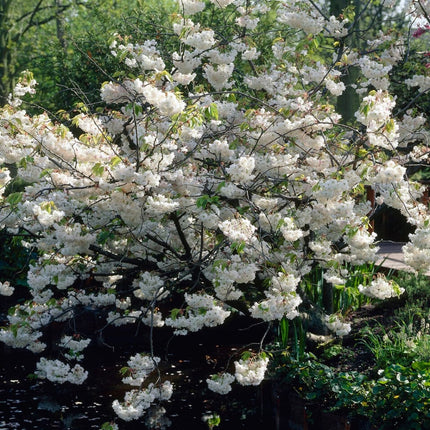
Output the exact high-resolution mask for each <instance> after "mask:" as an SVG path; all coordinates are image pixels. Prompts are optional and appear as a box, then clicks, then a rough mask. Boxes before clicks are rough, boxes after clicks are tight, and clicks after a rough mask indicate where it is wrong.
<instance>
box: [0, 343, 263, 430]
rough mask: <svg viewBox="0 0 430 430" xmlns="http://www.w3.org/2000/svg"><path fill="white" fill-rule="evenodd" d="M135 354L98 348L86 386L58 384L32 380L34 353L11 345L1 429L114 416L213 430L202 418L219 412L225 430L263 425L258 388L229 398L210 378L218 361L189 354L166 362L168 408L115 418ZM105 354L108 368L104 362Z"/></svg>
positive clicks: (29, 429) (78, 427) (2, 381)
mask: <svg viewBox="0 0 430 430" xmlns="http://www.w3.org/2000/svg"><path fill="white" fill-rule="evenodd" d="M129 355H130V352H129V351H127V353H125V352H122V353H118V352H117V353H115V354H111V355H110V356H109V354H108V351H100V350H94V351H92V352H91V353H90V354H88V356H87V358H86V359H85V360H86V363H85V367H86V368H87V369H88V370H89V372H90V373H89V375H90V376H89V378H88V380H87V381H86V384H85V385H84V386H75V385H73V386H72V385H71V384H63V385H54V384H52V383H49V382H47V381H39V380H34V379H31V378H30V379H29V378H28V375H29V374H31V373H33V372H34V368H35V360H34V356H33V355H32V354H31V353H27V352H26V351H17V350H10V349H8V348H5V349H4V351H3V352H1V357H2V359H1V362H0V430H8V429H15V428H16V429H20V430H39V429H40V430H48V429H71V430H90V429H98V430H99V429H100V427H101V425H102V424H103V423H104V422H106V421H112V420H115V421H116V422H117V423H118V424H119V428H120V429H121V430H132V429H137V428H139V429H150V428H154V429H167V428H171V429H207V425H206V424H205V423H204V422H203V421H202V416H203V415H205V414H208V413H212V412H214V411H215V412H217V413H218V414H220V415H221V417H222V423H221V425H220V426H219V427H218V428H219V429H220V430H230V429H231V430H232V429H235V430H236V429H241V428H244V429H245V428H246V429H247V430H253V429H261V427H262V422H261V420H260V419H259V418H260V412H261V411H260V404H259V399H258V390H257V391H256V390H255V389H251V388H249V389H248V387H236V388H237V389H235V390H234V391H235V392H234V393H233V395H231V396H228V397H224V396H220V395H217V394H215V393H212V392H211V391H209V390H208V389H207V386H206V382H205V379H206V375H208V374H209V373H211V372H212V371H213V363H207V362H196V361H195V360H193V359H190V358H188V357H183V358H180V359H175V360H174V359H173V357H172V358H171V360H170V363H167V364H165V365H163V366H164V367H163V369H162V371H163V373H164V375H166V378H168V379H169V380H171V381H172V383H173V384H174V386H175V389H174V395H173V397H172V399H171V400H170V401H168V402H166V404H165V405H164V407H162V406H154V407H152V408H151V409H150V410H149V411H148V412H147V414H146V415H145V416H144V417H143V418H142V419H141V420H138V421H136V422H130V423H126V422H122V421H121V420H119V419H115V414H114V412H113V410H112V407H111V405H112V401H113V400H114V399H122V398H123V396H124V392H125V391H126V390H127V389H129V387H128V386H125V385H124V384H122V383H121V378H122V377H121V375H120V374H119V369H120V367H121V365H122V364H123V363H124V362H126V361H127V358H128V357H129ZM100 357H103V362H104V365H103V366H100V365H99V361H100ZM268 428H271V427H270V426H269V427H268Z"/></svg>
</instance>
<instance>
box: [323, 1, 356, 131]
mask: <svg viewBox="0 0 430 430" xmlns="http://www.w3.org/2000/svg"><path fill="white" fill-rule="evenodd" d="M351 4H353V5H354V7H355V13H356V16H357V15H358V14H359V10H360V2H359V1H357V0H331V1H330V14H331V15H334V16H335V17H336V18H338V17H339V15H340V14H341V13H342V12H343V11H344V9H345V8H346V7H348V6H349V5H351ZM353 25H354V30H359V29H358V28H357V26H358V22H355V23H354V24H353ZM348 40H349V41H350V44H349V47H350V48H357V47H358V37H357V36H356V35H352V36H349V39H348ZM341 49H343V45H341ZM358 74H359V70H358V68H357V67H356V66H349V67H346V68H345V70H344V73H343V76H342V78H341V80H342V82H343V83H344V84H345V87H346V89H345V91H344V92H343V94H342V95H340V96H339V97H338V98H337V101H336V111H337V112H338V113H340V114H341V115H342V120H343V122H344V123H348V122H351V121H353V120H354V118H355V112H357V110H358V108H359V107H360V98H359V96H358V94H357V93H356V91H355V89H354V88H352V87H351V84H355V83H356V82H357V78H358Z"/></svg>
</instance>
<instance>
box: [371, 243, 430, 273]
mask: <svg viewBox="0 0 430 430" xmlns="http://www.w3.org/2000/svg"><path fill="white" fill-rule="evenodd" d="M403 245H405V242H392V241H390V240H383V241H382V242H380V243H379V244H378V246H379V251H378V256H379V259H378V260H377V262H376V263H377V264H378V265H381V266H382V267H387V268H389V269H394V270H405V271H408V272H410V271H412V270H411V268H410V267H409V266H407V265H406V264H405V263H404V260H403V253H402V246H403ZM426 275H427V276H430V267H429V270H428V271H427V272H426Z"/></svg>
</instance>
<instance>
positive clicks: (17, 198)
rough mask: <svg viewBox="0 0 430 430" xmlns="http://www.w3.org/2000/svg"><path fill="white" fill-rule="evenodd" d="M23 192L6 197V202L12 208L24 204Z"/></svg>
mask: <svg viewBox="0 0 430 430" xmlns="http://www.w3.org/2000/svg"><path fill="white" fill-rule="evenodd" d="M22 195H23V193H22V192H19V193H12V194H9V195H8V196H7V197H6V202H7V203H9V204H10V205H11V206H12V207H14V206H16V205H18V203H21V202H22Z"/></svg>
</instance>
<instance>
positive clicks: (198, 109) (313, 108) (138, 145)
mask: <svg viewBox="0 0 430 430" xmlns="http://www.w3.org/2000/svg"><path fill="white" fill-rule="evenodd" d="M313 3H314V2H303V1H296V0H288V1H283V2H277V1H274V0H273V1H272V0H261V1H256V0H254V1H253V0H249V1H246V2H245V1H244V0H211V1H208V0H207V1H204V0H177V2H176V5H177V11H176V12H177V13H175V14H172V16H171V17H170V18H169V19H170V20H171V22H170V24H171V27H172V31H171V32H169V37H170V39H171V40H169V44H168V46H167V45H166V46H165V45H163V38H162V37H161V35H160V38H157V40H155V39H150V40H137V39H138V38H137V37H130V36H121V35H115V38H114V42H112V45H111V47H110V50H111V51H112V54H113V55H114V56H115V57H116V59H117V60H118V62H119V63H120V64H122V68H123V69H124V70H123V71H120V72H124V73H119V74H118V76H122V78H118V79H117V80H113V79H112V80H111V81H109V82H105V83H104V84H103V85H102V87H101V90H100V98H101V102H102V104H103V108H101V110H102V111H101V112H100V113H99V114H92V113H89V111H88V110H87V109H85V110H84V111H83V112H80V113H78V114H77V115H76V117H75V118H73V119H72V123H73V124H74V126H75V127H76V128H77V129H80V130H81V131H82V134H81V135H80V136H77V135H78V134H79V133H72V132H71V131H70V130H69V129H68V128H67V127H66V126H65V125H62V124H59V123H58V122H55V121H54V120H52V119H51V118H50V116H49V115H48V114H47V113H42V114H38V115H33V116H32V115H29V114H28V113H27V112H26V111H25V110H23V109H22V103H21V100H20V97H21V95H22V94H23V93H32V92H33V91H34V85H35V82H34V80H33V79H32V77H31V75H30V74H28V73H27V74H26V75H25V76H24V77H23V79H22V80H21V81H20V83H19V85H18V86H17V88H16V91H15V94H14V95H12V96H11V98H10V99H9V103H8V104H7V105H6V106H4V107H3V108H2V109H0V140H1V143H2V144H1V145H0V163H1V164H2V167H1V169H0V200H1V202H0V203H1V204H0V226H1V228H2V229H3V230H4V232H5V233H7V234H9V235H11V236H13V235H15V236H16V237H17V238H19V240H21V244H22V246H23V248H25V249H27V250H28V251H29V252H31V255H32V259H31V265H30V266H29V267H28V271H27V272H26V273H27V283H28V287H29V288H28V294H29V298H28V300H25V301H24V302H17V303H16V305H15V306H13V307H12V308H11V309H10V311H9V313H8V317H7V325H6V327H3V328H1V329H0V340H1V341H2V342H4V343H5V344H7V345H9V346H12V347H16V348H27V349H29V350H30V351H32V352H35V353H42V352H44V351H45V350H46V349H47V348H46V346H47V345H46V344H45V343H44V342H43V341H42V340H44V338H43V335H44V333H45V332H46V330H48V328H49V327H50V326H51V325H52V324H59V325H64V327H65V328H67V330H68V331H66V330H65V331H64V332H63V333H67V335H66V336H58V338H57V339H55V341H56V342H57V344H58V345H59V346H60V347H61V348H60V349H58V351H59V354H62V357H64V358H65V359H67V360H68V361H69V362H71V361H72V360H79V359H82V357H83V351H84V350H85V348H86V347H87V346H88V345H89V343H90V342H91V339H93V336H92V335H91V334H90V333H86V332H85V333H86V336H87V337H88V338H87V337H86V338H82V337H81V336H80V334H79V333H77V332H76V333H70V327H73V326H74V325H73V324H71V322H73V320H76V319H77V318H79V316H80V315H81V313H82V312H88V313H96V314H97V318H99V319H100V322H101V324H104V327H105V328H107V327H113V329H115V328H116V327H117V326H122V325H124V330H125V329H126V326H127V325H129V326H131V325H133V330H147V331H148V332H149V333H148V336H156V335H157V328H159V327H162V326H164V329H163V330H171V331H172V332H173V333H174V334H177V335H186V334H188V333H189V332H197V331H199V330H208V332H210V330H212V328H213V327H216V326H220V325H222V324H224V323H225V322H226V321H227V320H228V319H234V318H242V317H243V316H244V315H245V316H246V317H251V318H254V319H256V320H258V322H259V323H268V324H273V323H274V322H275V323H276V322H277V321H281V320H283V319H287V320H292V319H294V318H297V317H302V316H303V313H304V312H312V310H309V309H313V308H312V306H311V307H309V306H308V305H307V304H308V303H310V302H311V301H312V300H313V298H312V297H311V296H310V295H309V294H308V293H307V292H306V291H305V289H304V288H302V287H303V282H304V281H305V280H306V277H307V276H308V275H309V273H310V272H312V271H313V270H315V269H318V270H321V271H322V273H323V279H324V280H325V281H326V282H327V283H329V284H332V285H335V286H339V285H345V284H346V282H347V280H348V276H349V272H350V271H351V270H354V267H355V266H357V265H361V264H363V263H368V262H374V261H375V260H376V253H377V250H378V248H377V240H378V238H377V235H376V234H375V233H374V232H372V231H370V230H369V228H368V226H369V218H370V216H371V213H372V210H374V209H375V208H372V207H371V204H370V203H369V202H366V197H365V189H366V188H372V189H373V190H374V191H375V193H376V203H377V204H378V205H381V204H385V205H387V206H390V207H392V208H395V209H398V210H399V211H400V212H401V213H402V214H403V215H404V216H405V217H406V219H407V220H408V222H409V223H411V224H412V225H414V226H415V232H414V234H412V235H411V236H410V242H409V243H408V244H406V245H405V247H404V248H403V250H404V254H405V261H406V263H407V264H409V265H410V266H411V267H413V268H414V269H416V270H425V269H426V268H428V265H429V264H430V253H429V249H430V246H429V237H430V233H429V232H430V229H429V221H430V218H429V211H428V208H427V207H426V205H425V204H423V203H422V202H420V199H421V197H422V196H423V191H424V190H423V187H420V186H419V184H416V183H413V182H412V181H410V180H409V178H408V171H407V166H408V163H410V161H411V160H412V161H413V162H414V163H422V162H425V161H426V160H427V158H428V148H427V146H426V142H427V140H428V138H429V131H428V130H427V128H428V122H427V118H426V113H425V112H422V113H420V112H418V110H419V109H418V107H416V106H412V105H413V101H411V106H409V105H408V106H406V108H405V109H403V107H402V106H397V105H396V99H395V97H393V96H392V95H391V94H390V93H389V91H390V85H389V84H390V74H391V72H392V70H393V67H394V65H396V64H398V62H399V61H400V60H401V59H402V58H403V55H404V47H403V41H402V38H401V37H396V36H395V34H394V32H393V33H392V32H390V33H389V34H383V33H381V34H376V33H375V34H376V35H375V34H372V35H371V36H369V37H367V36H368V35H367V34H365V33H363V34H361V35H360V39H361V40H363V41H366V40H367V42H366V43H367V48H369V49H367V51H368V53H367V54H365V55H364V54H362V52H361V51H363V50H361V51H360V52H359V51H358V49H357V48H356V47H355V46H354V44H351V43H350V37H352V35H354V34H355V33H356V32H357V31H360V32H361V31H363V32H364V30H361V29H360V26H357V25H356V24H355V23H354V22H352V18H346V17H345V16H344V15H339V16H330V14H329V13H327V11H326V10H325V9H324V7H321V8H320V7H319V6H318V5H317V3H318V4H320V3H321V2H317V3H315V5H314V4H313ZM390 3H392V2H388V1H385V2H382V3H381V7H383V8H384V11H385V12H384V13H387V14H389V13H390V12H389V4H390ZM427 3H428V2H427ZM427 3H426V4H427ZM315 6H318V7H315ZM426 7H427V6H426ZM208 10H209V11H210V13H211V14H212V13H213V14H214V15H213V16H214V17H215V18H216V19H214V20H213V23H214V24H213V27H214V28H210V27H209V26H210V25H212V24H210V23H208V22H207V16H208V14H207V11H208ZM275 10H276V13H274V11H275ZM414 14H415V15H417V16H420V17H421V18H422V17H423V14H422V12H419V11H415V12H414ZM211 16H212V15H211ZM218 18H219V19H218ZM217 23H225V25H224V24H223V27H222V30H221V29H220V28H217V27H216V26H217V25H218V24H217ZM268 23H270V24H268ZM208 25H209V26H208ZM268 25H270V31H266V29H267V26H268ZM279 35H282V37H279ZM263 39H264V41H262V40H263ZM321 41H323V43H324V47H325V49H327V50H331V52H330V55H326V56H323V55H320V52H319V51H318V47H317V45H318V43H320V42H321ZM363 43H364V42H363ZM352 68H354V73H355V72H356V73H358V74H359V75H360V80H359V81H360V83H358V81H357V85H355V84H347V80H346V79H345V76H346V75H348V74H349V72H350V71H352ZM428 80H429V77H428V76H425V75H416V76H412V77H410V79H409V80H407V81H406V82H405V85H406V86H409V87H419V90H420V91H427V90H428V88H429V85H430V84H429V82H428ZM371 88H372V89H371ZM346 90H348V91H351V90H355V92H356V94H357V96H358V97H359V98H360V100H361V104H360V106H357V109H356V110H357V111H356V112H355V115H351V118H347V117H346V114H345V112H342V111H339V112H337V111H336V109H335V107H334V106H335V105H336V103H335V102H336V97H339V96H340V95H342V94H343V93H344V92H345V91H346ZM398 112H400V113H398ZM412 146H414V148H412V149H411V147H412ZM15 181H16V182H17V183H19V184H20V188H19V191H17V192H13V190H14V189H15V187H14V186H12V185H15ZM12 284H13V285H15V284H14V280H11V279H10V280H7V279H2V282H0V294H1V295H3V296H8V298H7V300H11V301H12V300H14V299H16V298H17V297H15V296H17V294H16V293H15V292H14V289H13V287H12V286H11V285H12ZM359 290H360V291H361V293H363V294H365V295H367V296H370V297H372V298H377V299H384V298H389V297H393V296H396V295H399V294H400V293H401V292H402V291H401V289H400V288H398V287H396V286H395V285H394V284H393V283H390V282H389V281H387V280H386V279H384V278H383V277H377V278H375V279H374V280H373V281H372V282H371V283H370V284H369V285H366V286H360V288H359ZM337 315H338V314H335V315H331V316H329V317H327V318H324V317H322V319H324V321H323V322H324V323H325V324H326V325H327V326H328V328H329V329H330V330H333V331H334V332H336V333H337V334H338V335H339V336H342V335H345V334H346V333H347V332H348V331H349V330H350V326H349V324H347V323H344V322H342V321H341V318H340V317H338V316H337ZM147 326H150V329H148V327H147ZM166 327H167V328H166ZM105 328H102V329H101V331H103V330H104V329H105ZM145 333H146V332H145ZM151 342H152V338H151ZM262 342H263V341H262ZM159 361H160V360H159V358H158V357H153V356H151V355H145V354H137V355H134V356H132V357H131V358H130V359H129V360H128V363H127V364H128V365H127V366H126V367H125V370H124V372H125V373H124V374H123V382H124V383H126V384H129V385H131V386H133V387H136V388H135V389H133V390H131V391H128V392H127V394H126V395H125V398H124V402H119V401H115V402H114V403H113V408H114V410H115V412H116V413H117V415H118V416H119V417H120V418H122V419H124V420H126V421H129V420H132V419H138V418H140V417H142V416H143V414H145V413H146V418H147V419H149V420H150V419H151V415H150V413H149V409H150V407H151V405H154V404H156V403H157V402H158V401H159V400H167V399H169V398H170V396H171V395H172V386H171V384H170V383H169V382H167V381H166V382H163V383H160V381H158V383H156V384H154V383H151V384H149V385H145V384H146V381H147V377H148V375H149V374H151V373H152V372H154V371H155V370H156V369H157V368H158V364H159ZM37 366H38V370H37V374H38V376H40V377H41V378H45V379H48V380H50V381H54V382H73V383H82V382H83V381H84V380H85V378H86V375H87V374H86V371H85V370H84V369H83V368H82V367H80V366H79V365H78V364H76V365H74V367H72V365H71V364H69V363H66V362H64V363H63V362H62V361H59V360H51V359H48V358H46V357H42V358H41V359H40V361H39V363H38V365H37ZM267 366H268V358H267V357H266V356H263V355H258V354H257V355H255V354H254V355H253V354H252V353H251V354H250V355H249V356H245V357H242V359H240V360H238V361H236V362H235V375H234V376H233V375H232V374H230V373H222V374H218V375H215V376H212V377H211V378H209V379H208V380H207V383H208V386H209V388H210V389H211V390H213V391H216V392H218V393H228V392H229V391H230V388H231V384H232V382H233V380H234V379H236V380H237V382H238V383H239V384H243V385H257V384H259V383H260V382H261V381H262V380H263V378H264V374H265V371H266V369H267ZM158 370H159V369H158ZM154 373H155V372H154ZM160 373H161V371H160ZM161 380H163V378H161ZM156 406H158V405H156ZM160 411H161V409H158V412H160ZM158 412H157V413H156V414H155V415H154V416H153V420H155V421H157V420H158V418H157V417H158V415H157V414H158Z"/></svg>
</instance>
